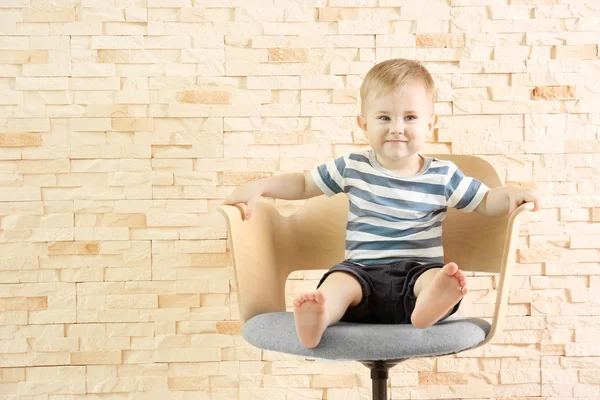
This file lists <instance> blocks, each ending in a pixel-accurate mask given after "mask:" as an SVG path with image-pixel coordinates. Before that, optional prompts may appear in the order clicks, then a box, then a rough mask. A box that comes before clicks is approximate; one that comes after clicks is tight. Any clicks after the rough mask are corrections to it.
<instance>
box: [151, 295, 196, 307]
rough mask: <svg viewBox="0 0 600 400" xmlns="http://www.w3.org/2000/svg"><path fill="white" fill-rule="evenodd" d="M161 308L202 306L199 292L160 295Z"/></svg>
mask: <svg viewBox="0 0 600 400" xmlns="http://www.w3.org/2000/svg"><path fill="white" fill-rule="evenodd" d="M158 307H159V308H178V307H200V295H198V294H172V295H166V294H164V295H159V296H158Z"/></svg>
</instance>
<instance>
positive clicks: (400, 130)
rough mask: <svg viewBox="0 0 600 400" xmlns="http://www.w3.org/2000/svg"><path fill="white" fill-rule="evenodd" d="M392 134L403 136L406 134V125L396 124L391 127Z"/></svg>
mask: <svg viewBox="0 0 600 400" xmlns="http://www.w3.org/2000/svg"><path fill="white" fill-rule="evenodd" d="M390 133H393V134H396V133H397V134H401V133H404V124H403V123H402V122H395V123H393V124H392V125H391V126H390Z"/></svg>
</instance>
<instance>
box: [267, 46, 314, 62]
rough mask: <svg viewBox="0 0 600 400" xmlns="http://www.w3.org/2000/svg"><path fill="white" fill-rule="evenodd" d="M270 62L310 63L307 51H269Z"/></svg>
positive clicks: (283, 49)
mask: <svg viewBox="0 0 600 400" xmlns="http://www.w3.org/2000/svg"><path fill="white" fill-rule="evenodd" d="M269 61H270V62H286V63H301V62H306V61H308V50H307V49H286V48H276V49H269Z"/></svg>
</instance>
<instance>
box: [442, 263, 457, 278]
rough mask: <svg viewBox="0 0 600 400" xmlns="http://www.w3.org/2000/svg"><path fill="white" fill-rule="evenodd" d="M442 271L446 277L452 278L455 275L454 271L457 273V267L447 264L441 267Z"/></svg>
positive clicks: (453, 264)
mask: <svg viewBox="0 0 600 400" xmlns="http://www.w3.org/2000/svg"><path fill="white" fill-rule="evenodd" d="M443 271H444V273H445V274H446V275H448V276H452V275H454V274H456V271H458V265H456V264H455V263H448V264H446V265H445V266H444V267H443Z"/></svg>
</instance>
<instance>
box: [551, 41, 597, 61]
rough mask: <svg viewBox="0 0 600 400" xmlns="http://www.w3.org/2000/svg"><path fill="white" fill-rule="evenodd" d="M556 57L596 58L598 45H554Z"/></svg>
mask: <svg viewBox="0 0 600 400" xmlns="http://www.w3.org/2000/svg"><path fill="white" fill-rule="evenodd" d="M554 51H555V57H554V58H557V59H577V60H595V59H597V58H598V45H595V44H582V45H557V46H556V47H555V50H554Z"/></svg>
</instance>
